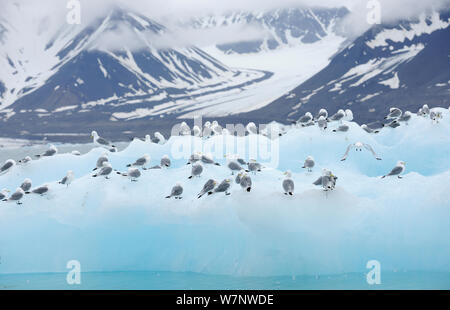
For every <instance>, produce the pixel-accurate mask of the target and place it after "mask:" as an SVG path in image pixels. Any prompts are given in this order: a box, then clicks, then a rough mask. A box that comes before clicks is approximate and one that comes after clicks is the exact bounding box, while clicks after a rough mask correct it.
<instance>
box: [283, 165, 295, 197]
mask: <svg viewBox="0 0 450 310" xmlns="http://www.w3.org/2000/svg"><path fill="white" fill-rule="evenodd" d="M284 175H285V176H286V177H285V179H284V180H283V189H284V194H285V195H290V196H292V195H294V181H293V180H292V173H291V172H290V171H289V170H288V171H286V172H285V173H284Z"/></svg>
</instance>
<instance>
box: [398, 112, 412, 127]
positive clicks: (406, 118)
mask: <svg viewBox="0 0 450 310" xmlns="http://www.w3.org/2000/svg"><path fill="white" fill-rule="evenodd" d="M411 117H412V113H411V112H409V111H406V112H405V113H403V115H402V116H401V117H400V118H399V119H398V121H399V122H404V123H406V124H408V122H409V121H410V120H411Z"/></svg>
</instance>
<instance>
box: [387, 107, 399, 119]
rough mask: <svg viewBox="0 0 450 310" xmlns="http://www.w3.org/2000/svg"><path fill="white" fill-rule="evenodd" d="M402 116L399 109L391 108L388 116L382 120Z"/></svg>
mask: <svg viewBox="0 0 450 310" xmlns="http://www.w3.org/2000/svg"><path fill="white" fill-rule="evenodd" d="M402 114H403V112H402V110H400V109H399V108H391V109H390V110H389V114H388V115H387V116H386V117H385V118H384V119H398V118H400V117H402Z"/></svg>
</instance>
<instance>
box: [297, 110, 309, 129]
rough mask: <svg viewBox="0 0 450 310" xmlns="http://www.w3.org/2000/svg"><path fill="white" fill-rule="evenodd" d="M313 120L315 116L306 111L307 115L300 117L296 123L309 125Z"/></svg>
mask: <svg viewBox="0 0 450 310" xmlns="http://www.w3.org/2000/svg"><path fill="white" fill-rule="evenodd" d="M312 121H313V116H312V114H311V113H310V112H306V113H305V115H303V116H302V117H300V118H299V119H298V121H297V122H295V124H296V125H302V126H303V127H305V126H307V125H309V124H310V123H311V122H312Z"/></svg>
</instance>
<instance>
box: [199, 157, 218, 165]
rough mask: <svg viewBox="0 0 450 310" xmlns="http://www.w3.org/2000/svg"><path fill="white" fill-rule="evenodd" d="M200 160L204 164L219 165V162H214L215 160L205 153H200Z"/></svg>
mask: <svg viewBox="0 0 450 310" xmlns="http://www.w3.org/2000/svg"><path fill="white" fill-rule="evenodd" d="M201 160H202V162H203V163H204V164H209V165H216V166H220V164H219V163H216V162H215V161H214V160H213V159H212V157H210V156H208V155H205V154H203V155H202V157H201Z"/></svg>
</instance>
